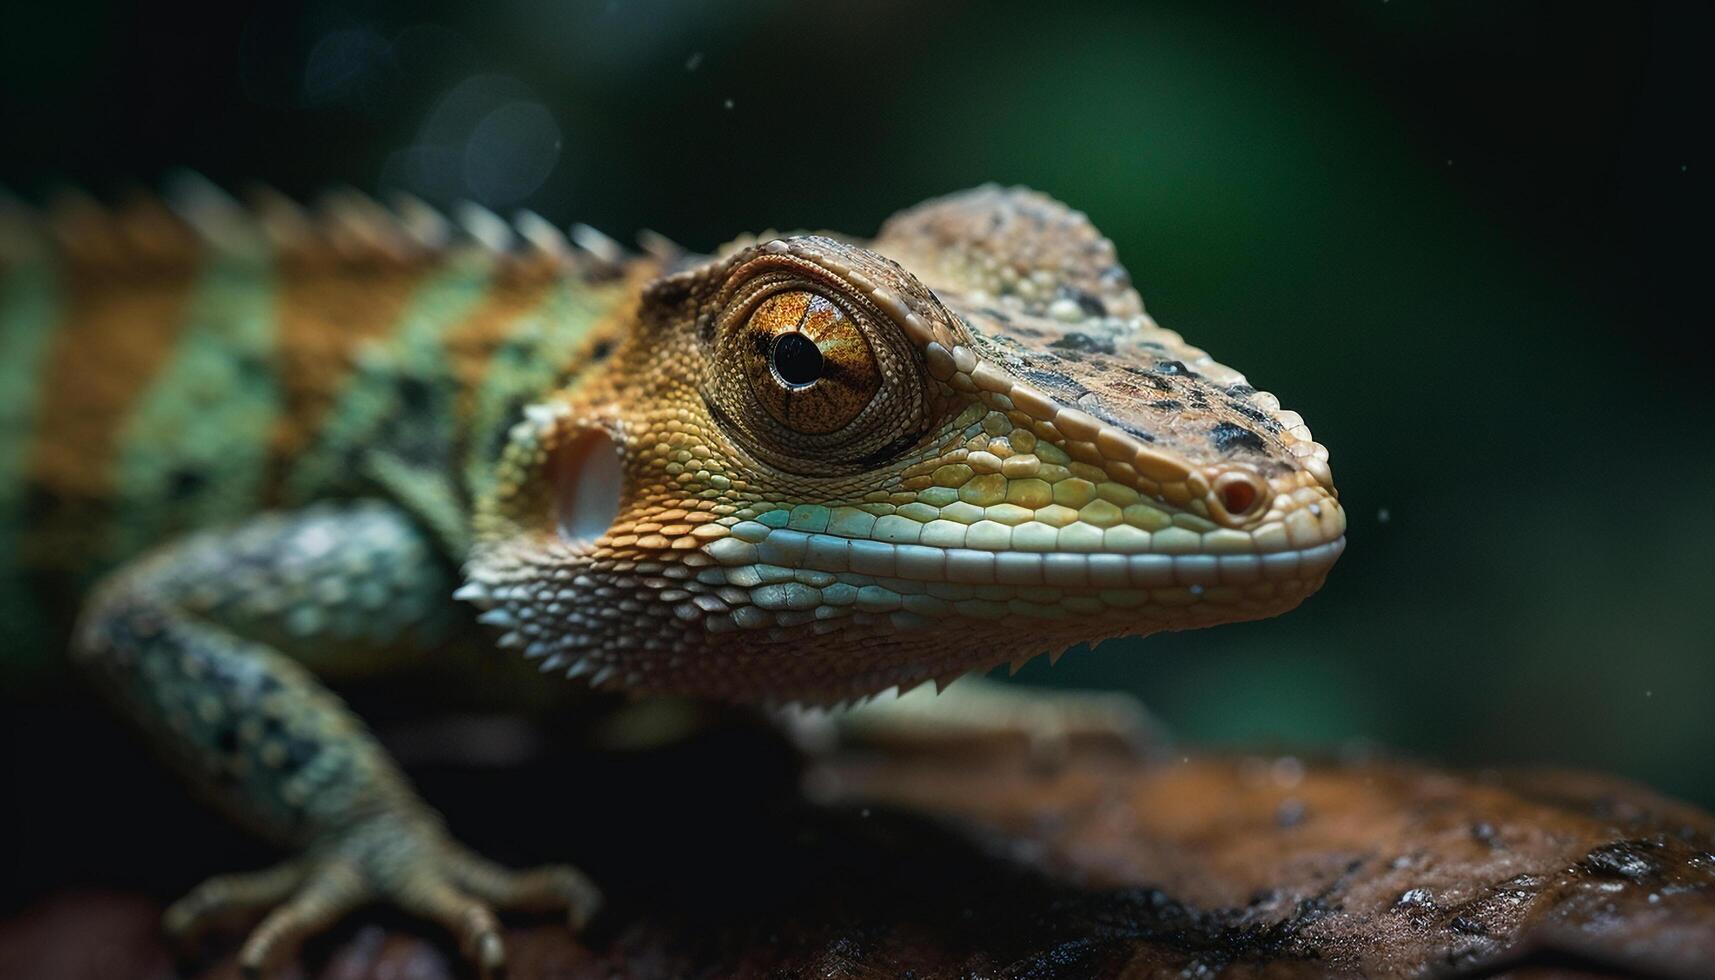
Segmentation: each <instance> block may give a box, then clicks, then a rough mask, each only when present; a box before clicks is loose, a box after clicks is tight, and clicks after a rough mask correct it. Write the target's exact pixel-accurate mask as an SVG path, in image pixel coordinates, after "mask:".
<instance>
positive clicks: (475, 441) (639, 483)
mask: <svg viewBox="0 0 1715 980" xmlns="http://www.w3.org/2000/svg"><path fill="white" fill-rule="evenodd" d="M193 196H194V198H195V200H193V201H192V203H191V204H190V205H189V206H187V207H186V208H185V209H184V211H185V214H186V215H187V216H188V220H187V219H183V218H180V217H176V216H174V215H173V214H172V213H170V212H168V211H166V210H164V209H162V208H160V207H159V206H157V205H153V204H147V203H146V204H141V205H138V206H136V207H133V208H130V209H127V210H124V211H121V212H119V213H117V214H113V215H108V214H104V213H101V212H99V211H97V210H95V209H93V207H92V206H90V205H87V204H84V205H76V206H72V207H69V208H67V209H63V210H62V211H60V212H59V213H58V214H57V215H56V216H55V217H54V218H53V219H52V220H50V221H49V222H48V223H46V224H45V225H44V224H42V223H38V222H36V221H33V220H27V219H22V218H18V217H16V216H13V217H9V218H8V219H7V220H6V223H5V225H4V234H3V235H0V243H3V245H0V248H3V251H0V259H3V261H0V322H3V323H4V324H5V332H4V333H3V334H0V345H3V346H4V352H3V353H4V357H0V363H4V364H6V365H7V367H6V368H5V370H6V371H7V372H9V380H12V381H16V382H18V384H16V385H14V386H11V387H6V388H4V390H0V475H5V474H10V475H6V476H4V478H0V494H3V495H0V534H4V535H6V536H7V537H8V540H7V541H6V542H4V543H8V544H10V545H12V546H13V547H12V548H11V549H10V550H11V551H12V552H13V553H14V554H15V555H16V556H17V557H18V560H16V561H13V562H12V563H11V567H10V568H8V569H6V572H7V574H9V575H10V576H11V577H12V579H13V580H14V581H15V582H16V583H18V584H17V587H16V588H9V589H8V592H9V594H11V595H12V596H13V598H14V599H15V600H16V599H17V597H19V596H22V595H25V594H26V593H25V592H24V591H23V590H24V588H25V586H26V585H28V586H29V587H32V588H37V587H41V586H42V585H43V583H44V582H46V583H48V585H49V586H55V583H57V588H59V589H60V590H61V591H73V592H78V593H80V597H81V598H82V612H81V617H80V619H79V621H78V625H77V629H76V631H75V634H74V636H73V639H72V648H73V652H74V659H75V660H77V661H78V662H79V663H81V664H82V665H84V666H85V668H86V669H87V670H88V671H89V673H90V674H91V675H92V676H93V677H95V678H96V679H97V680H98V682H99V683H100V685H101V686H102V687H103V689H105V690H106V691H108V692H109V693H110V694H111V695H112V696H113V697H114V698H115V699H116V701H117V703H118V704H119V705H120V706H121V707H122V709H123V710H124V711H126V712H127V713H128V714H129V715H131V716H132V717H134V718H135V719H136V720H137V721H138V722H140V723H141V724H142V725H143V726H144V728H145V729H146V730H148V731H150V732H151V733H152V734H153V735H154V737H155V738H156V739H157V741H158V742H159V743H160V744H161V745H162V747H163V748H164V749H165V750H166V751H167V753H168V754H169V755H170V756H173V757H174V758H176V759H177V760H178V761H179V763H180V765H181V767H182V768H184V769H185V771H186V772H187V773H188V774H189V776H190V778H191V780H192V782H193V783H194V784H196V785H198V786H199V787H201V788H203V789H204V790H206V791H208V792H209V793H210V794H211V795H213V796H214V797H216V798H217V800H219V801H221V802H223V803H224V804H225V805H226V806H227V807H228V809H229V810H231V811H232V812H233V813H234V814H235V815H236V816H238V817H240V818H241V819H244V820H246V821H248V822H250V823H251V824H253V825H255V826H257V827H258V828H259V829H261V830H263V831H265V832H268V833H271V834H273V835H274V836H276V837H278V838H280V839H282V840H283V841H285V842H286V843H287V844H289V845H291V846H294V847H296V848H298V849H300V850H301V851H302V852H303V856H302V857H301V858H299V859H296V860H294V861H291V862H288V863H287V864H285V865H281V866H280V867H279V868H276V869H272V870H270V871H268V872H263V873H260V874H259V875H255V876H246V877H240V878H227V879H216V880H215V881H214V882H212V883H211V884H209V885H207V886H205V887H204V888H202V889H199V890H198V891H197V892H195V893H193V894H192V895H191V896H189V897H188V898H187V899H185V900H184V901H183V902H181V903H180V904H179V905H177V906H175V907H174V909H173V910H171V911H170V912H169V916H168V918H169V924H170V925H173V926H174V927H175V928H178V929H181V930H191V929H195V928H197V927H199V925H200V924H202V923H203V922H205V921H207V920H209V919H211V918H212V917H214V916H216V915H217V914H218V913H221V912H223V911H229V910H230V909H231V908H233V907H256V908H262V909H272V912H271V913H270V914H269V916H268V917H267V918H266V919H264V921H263V924H262V925H261V926H259V927H258V929H257V931H256V932H255V933H253V934H252V936H251V939H250V940H249V941H248V942H247V943H246V946H245V948H244V950H243V952H242V955H241V959H242V961H243V962H244V963H245V965H246V966H247V967H250V968H253V969H260V968H262V967H263V966H265V965H266V964H268V963H270V962H273V961H276V960H277V959H278V958H279V957H280V956H281V955H283V951H284V950H286V949H289V948H290V946H291V945H292V944H293V943H294V942H295V941H296V940H297V939H299V938H301V937H302V936H304V935H306V934H308V933H310V932H313V931H315V930H316V929H318V928H320V927H321V926H323V925H325V924H326V923H327V922H328V921H331V920H332V918H334V917H336V916H338V915H339V914H341V913H343V912H344V911H345V910H347V909H349V908H350V907H352V906H353V905H355V904H357V903H358V902H361V901H364V900H368V899H372V898H378V897H379V898H386V899H390V900H392V901H395V902H397V903H399V904H401V905H403V906H404V907H405V908H407V909H408V910H410V911H413V912H416V913H418V914H422V915H425V916H427V917H430V918H433V919H435V920H437V921H440V922H442V923H444V924H446V925H447V926H448V928H450V929H452V930H454V931H455V932H456V933H457V934H458V935H459V936H460V937H461V940H462V941H463V942H464V945H465V947H466V949H467V952H469V953H470V955H471V956H473V957H474V958H475V959H476V960H477V961H478V962H479V963H481V964H482V965H484V966H485V967H493V966H497V965H498V964H499V963H500V962H501V960H502V958H503V952H502V950H501V947H500V940H499V934H498V931H497V927H496V925H495V921H494V917H493V912H492V911H491V909H492V908H494V907H513V906H524V907H535V908H560V909H564V910H566V911H568V912H569V914H570V915H571V916H572V918H573V920H574V921H579V920H581V918H582V917H583V916H584V915H586V914H587V913H588V911H589V909H590V907H591V906H592V904H593V901H594V897H593V896H594V893H593V890H592V889H591V888H590V887H589V885H588V884H587V883H586V882H584V881H583V879H582V878H581V876H579V875H577V873H576V872H574V871H572V870H571V869H568V868H550V869H542V870H538V871H534V872H508V871H506V870H504V869H500V868H497V867H495V866H493V865H491V864H488V863H487V862H485V861H483V860H482V859H481V858H479V857H477V856H476V855H473V854H470V853H469V852H467V851H465V850H464V849H463V848H461V847H459V846H458V845H457V844H456V843H455V842H453V841H452V840H451V838H450V837H449V836H448V835H447V834H446V831H445V829H444V828H442V827H441V826H440V823H439V820H438V818H437V817H435V815H434V814H433V812H432V811H431V810H429V809H428V808H427V806H425V805H424V804H422V803H421V802H420V801H419V800H417V798H416V797H415V795H414V793H413V792H412V790H411V789H410V787H409V785H408V783H407V782H406V781H405V779H404V777H403V775H402V774H400V773H399V772H398V770H397V768H396V767H395V766H394V765H393V763H392V762H391V760H389V759H388V758H387V756H386V753H385V752H384V751H383V750H381V749H380V747H379V746H378V745H377V744H375V742H374V741H373V739H372V738H371V737H370V736H369V735H368V734H367V733H366V732H365V731H364V730H363V727H362V725H361V723H360V722H358V721H357V720H356V719H355V718H354V717H353V716H351V714H350V713H349V712H348V711H346V710H345V708H344V707H343V705H342V704H341V703H340V702H339V701H338V700H337V699H336V698H335V697H334V696H333V695H331V694H329V693H328V692H327V691H326V690H324V689H323V688H322V687H321V686H320V685H319V684H318V683H317V681H316V680H315V678H314V676H313V675H312V674H311V673H310V672H309V671H306V670H305V669H304V665H306V664H307V665H309V666H310V667H311V668H313V669H314V670H317V671H322V672H327V671H337V670H338V669H340V667H341V666H342V665H347V666H349V665H350V664H353V663H360V664H370V663H376V664H378V663H383V662H390V661H396V660H397V659H399V658H402V657H403V658H409V657H412V656H426V655H430V654H429V651H432V650H433V649H434V647H435V644H436V642H437V639H438V638H440V637H442V636H443V635H444V633H445V631H446V630H447V629H448V627H447V625H446V624H447V622H448V607H449V606H451V605H452V604H451V603H450V602H449V601H448V596H449V594H454V595H456V596H457V598H459V599H463V600H468V601H469V602H471V603H473V604H475V605H476V606H477V607H478V608H480V609H481V610H483V612H482V614H481V617H480V618H481V619H482V621H484V622H486V623H488V624H491V625H493V626H495V627H496V628H497V629H498V642H499V644H500V645H501V646H502V647H507V648H516V649H518V650H519V651H520V652H521V653H522V655H523V656H524V657H526V658H529V659H531V660H533V661H535V662H537V663H538V664H539V665H540V667H541V668H542V669H543V670H544V671H548V672H563V673H565V674H567V675H569V676H571V677H574V678H581V679H582V680H583V681H584V682H586V683H588V684H590V685H593V686H595V687H599V688H611V689H617V690H624V691H631V692H638V693H650V692H672V693H687V694H695V695H708V696H715V697H720V698H725V699H732V700H741V701H761V702H809V703H829V702H840V701H846V700H850V699H854V698H861V697H863V696H866V695H870V694H874V693H876V692H878V691H882V690H884V689H889V688H895V687H897V688H900V689H906V688H909V687H912V686H915V685H916V684H918V683H920V682H922V681H925V680H931V679H933V680H937V681H945V680H947V679H949V678H952V677H956V676H958V675H961V674H964V673H967V672H970V671H973V670H979V669H984V668H987V667H990V666H993V665H995V664H997V663H1002V662H1007V661H1017V660H1021V659H1026V658H1028V657H1030V656H1032V655H1035V654H1037V653H1041V652H1044V651H1047V652H1058V651H1059V650H1061V649H1064V648H1065V647H1067V646H1069V645H1072V644H1074V643H1077V642H1082V641H1092V640H1099V639H1102V638H1105V637H1109V636H1117V635H1126V634H1142V633H1149V632H1154V631H1157V630H1163V629H1184V628H1192V627H1197V626H1203V625H1210V624H1214V623H1220V622H1227V621H1232V620H1238V619H1250V618H1259V617H1263V616H1268V615H1273V614H1276V613H1278V612H1281V611H1284V610H1286V609H1289V608H1291V607H1292V606H1294V605H1296V604H1297V603H1298V602H1299V601H1301V600H1302V599H1303V597H1304V596H1306V595H1308V594H1309V593H1310V592H1312V591H1314V590H1315V589H1316V588H1317V587H1318V586H1319V585H1320V583H1321V581H1322V579H1323V577H1324V576H1325V575H1326V573H1327V571H1328V568H1329V567H1330V566H1331V565H1332V563H1333V561H1334V559H1335V558H1336V557H1337V556H1338V554H1339V551H1340V549H1341V548H1342V547H1343V541H1344V538H1343V534H1344V529H1345V520H1344V514H1343V511H1342V510H1341V509H1340V506H1339V504H1338V502H1337V499H1336V497H1335V494H1334V490H1333V484H1332V477H1331V475H1330V473H1329V470H1328V465H1327V452H1326V450H1325V449H1323V447H1322V446H1321V445H1319V444H1318V443H1316V442H1314V441H1313V440H1312V439H1311V436H1310V433H1309V431H1308V429H1306V428H1305V426H1304V423H1303V421H1302V419H1300V418H1299V417H1298V416H1297V415H1296V414H1295V413H1292V412H1289V411H1285V410H1282V409H1281V408H1280V406H1279V403H1278V401H1277V400H1276V399H1275V398H1274V397H1273V396H1271V395H1268V394H1267V393H1264V392H1259V391H1256V390H1254V389H1252V388H1251V387H1250V386H1249V385H1248V384H1247V383H1246V382H1245V379H1244V378H1243V377H1242V376H1241V375H1240V374H1238V373H1237V372H1235V371H1233V370H1232V369H1230V368H1227V367H1225V366H1223V365H1221V364H1219V363H1217V362H1215V361H1214V360H1213V359H1211V358H1210V357H1209V356H1208V355H1207V354H1206V353H1204V352H1203V351H1201V350H1199V349H1197V348H1195V347H1192V346H1190V345H1188V344H1186V343H1185V342H1184V341H1183V340H1182V339H1181V338H1180V337H1179V336H1178V335H1177V334H1175V333H1172V332H1170V331H1167V330H1164V329H1162V328H1160V327H1159V326H1157V325H1156V324H1155V323H1154V321H1153V320H1151V319H1150V318H1149V316H1148V315H1147V314H1146V313H1145V312H1144V310H1143V305H1142V302H1141V300H1140V299H1139V297H1138V295H1137V293H1136V292H1135V290H1133V289H1132V287H1131V285H1130V280H1129V277H1128V276H1127V274H1126V272H1125V270H1124V269H1123V267H1121V266H1120V265H1119V264H1118V263H1117V260H1116V258H1115V255H1114V251H1113V247H1112V245H1111V244H1110V243H1109V242H1108V241H1107V240H1106V239H1104V238H1103V237H1101V235H1100V234H1098V233H1097V232H1096V231H1095V229H1094V228H1093V227H1092V226H1091V225H1090V223H1089V222H1088V221H1087V220H1086V219H1085V218H1084V216H1083V215H1081V214H1078V213H1076V212H1073V211H1071V210H1069V209H1067V208H1066V207H1064V206H1063V205H1060V204H1059V203H1057V202H1054V201H1052V200H1050V199H1048V198H1046V197H1043V196H1041V195H1039V194H1035V193H1033V192H1029V191H1024V190H1017V189H1014V190H1006V189H1000V188H995V187H984V188H979V189H977V190H974V191H969V192H966V193H963V194H959V195H954V196H951V197H948V198H943V199H939V200H936V201H931V202H928V203H926V204H923V205H920V206H919V207H917V208H914V209H911V210H909V211H906V212H903V213H901V214H900V215H897V216H895V217H894V218H893V219H891V220H890V221H889V222H888V223H887V224H886V225H884V227H883V228H882V230H881V232H880V233H879V234H878V236H877V237H876V238H875V239H873V240H871V241H867V242H864V241H859V240H855V239H845V238H836V237H831V236H826V235H793V236H786V237H765V238H760V239H755V240H740V241H738V242H735V243H733V244H731V245H729V246H727V247H726V248H724V249H722V250H721V251H720V253H719V254H717V255H716V256H714V257H711V258H703V257H698V256H691V255H683V254H666V255H660V256H653V257H645V258H625V257H622V256H618V255H617V254H614V253H615V250H614V249H612V248H611V247H610V246H609V245H608V244H605V243H603V242H601V241H600V240H593V239H588V238H587V236H586V241H587V243H588V244H589V245H590V247H589V248H585V249H578V248H573V247H570V246H568V245H567V243H566V242H565V240H564V239H563V238H561V237H559V236H558V234H557V233H554V232H552V230H551V229H549V228H547V226H546V224H545V222H541V221H540V220H539V219H530V218H526V219H522V220H521V221H520V222H519V224H518V225H517V226H516V227H511V226H507V225H506V224H505V223H503V222H500V221H499V220H498V219H494V218H493V217H492V216H485V215H483V214H481V213H473V214H472V215H471V217H470V219H469V220H468V221H467V222H466V224H467V226H468V227H469V229H470V231H469V233H468V234H466V235H465V236H463V237H462V238H461V237H459V236H456V235H454V234H452V232H451V229H449V228H448V227H447V226H446V224H445V223H444V222H442V221H441V220H440V219H439V218H438V217H436V216H435V215H433V213H432V212H428V211H427V210H426V209H422V208H420V207H416V206H413V207H409V208H405V209H403V210H402V211H401V213H400V214H397V215H395V214H391V213H388V212H385V211H382V210H381V209H379V208H377V207H376V206H374V205H372V204H368V203H367V202H365V201H363V200H361V199H357V200H348V201H346V202H344V203H342V204H338V205H336V206H334V207H333V208H331V209H330V210H328V211H326V212H325V213H324V214H321V215H318V216H315V217H308V218H307V217H305V216H304V215H303V213H302V212H300V211H298V210H296V209H295V208H293V207H291V206H290V205H288V204H286V203H284V202H281V201H278V200H275V201H272V202H271V203H270V204H268V205H267V206H266V207H263V208H261V209H259V210H257V211H255V212H248V211H245V210H242V209H239V208H238V207H237V206H235V205H231V204H229V203H228V202H226V201H225V200H224V199H222V198H220V197H218V196H217V195H216V194H215V193H214V192H212V190H210V189H203V190H201V191H199V192H198V193H197V194H196V195H193ZM10 375H15V376H16V377H10ZM32 379H33V380H34V382H35V383H30V382H31V381H32ZM460 566H462V578H463V582H462V584H458V582H457V581H456V576H455V573H454V570H455V569H457V568H459V567H460ZM92 579H94V580H96V581H97V583H98V584H96V585H95V586H94V587H93V589H92V590H90V591H89V593H88V594H87V595H81V592H82V590H83V587H84V586H85V585H86V584H87V583H88V582H89V581H91V580H92ZM455 586H456V587H457V591H456V593H455V592H454V588H455ZM18 604H19V605H20V606H27V605H28V603H18Z"/></svg>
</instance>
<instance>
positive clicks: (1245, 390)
mask: <svg viewBox="0 0 1715 980" xmlns="http://www.w3.org/2000/svg"><path fill="white" fill-rule="evenodd" d="M1255 391H1256V389H1255V388H1252V387H1251V386H1250V385H1245V384H1238V385H1228V386H1227V394H1229V395H1232V396H1233V397H1234V398H1243V397H1245V396H1246V395H1249V394H1252V393H1253V392H1255Z"/></svg>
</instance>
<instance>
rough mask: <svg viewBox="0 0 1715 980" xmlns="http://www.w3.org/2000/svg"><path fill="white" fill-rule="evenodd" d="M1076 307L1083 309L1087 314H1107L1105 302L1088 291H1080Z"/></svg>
mask: <svg viewBox="0 0 1715 980" xmlns="http://www.w3.org/2000/svg"><path fill="white" fill-rule="evenodd" d="M1078 309H1080V310H1083V311H1084V313H1085V315H1087V316H1107V315H1108V307H1107V304H1105V303H1103V302H1102V301H1101V298H1100V297H1097V296H1092V295H1090V294H1089V293H1083V292H1081V293H1079V294H1078Z"/></svg>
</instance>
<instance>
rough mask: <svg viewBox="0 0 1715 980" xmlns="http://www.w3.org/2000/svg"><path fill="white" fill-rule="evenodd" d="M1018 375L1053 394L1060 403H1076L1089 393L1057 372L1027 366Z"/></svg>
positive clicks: (1086, 389) (1088, 390)
mask: <svg viewBox="0 0 1715 980" xmlns="http://www.w3.org/2000/svg"><path fill="white" fill-rule="evenodd" d="M1019 373H1020V374H1022V375H1024V377H1025V379H1026V380H1028V381H1029V382H1030V383H1031V384H1033V385H1035V386H1036V387H1038V388H1042V389H1044V390H1045V391H1048V392H1050V393H1052V394H1054V395H1055V396H1056V397H1057V398H1059V399H1060V400H1061V401H1077V400H1078V399H1080V398H1082V397H1084V396H1085V395H1087V394H1089V393H1090V389H1088V388H1086V387H1084V386H1083V385H1081V384H1079V383H1078V382H1076V381H1074V380H1072V379H1071V378H1068V377H1066V376H1065V375H1064V374H1060V373H1059V372H1057V371H1044V370H1042V369H1041V368H1039V367H1031V366H1029V365H1028V364H1027V365H1025V366H1024V367H1023V368H1021V369H1020V370H1019Z"/></svg>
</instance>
